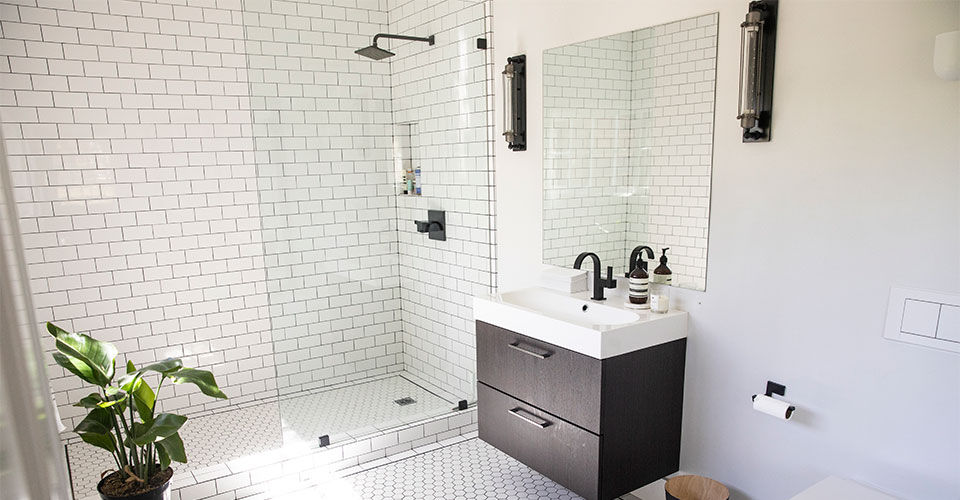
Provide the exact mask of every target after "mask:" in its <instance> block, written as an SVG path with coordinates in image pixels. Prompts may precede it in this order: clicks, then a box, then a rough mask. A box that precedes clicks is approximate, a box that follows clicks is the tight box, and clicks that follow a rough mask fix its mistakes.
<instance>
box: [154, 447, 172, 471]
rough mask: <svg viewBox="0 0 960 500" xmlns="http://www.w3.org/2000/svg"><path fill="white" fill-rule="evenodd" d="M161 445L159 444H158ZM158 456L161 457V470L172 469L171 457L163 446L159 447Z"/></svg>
mask: <svg viewBox="0 0 960 500" xmlns="http://www.w3.org/2000/svg"><path fill="white" fill-rule="evenodd" d="M157 444H158V445H159V443H157ZM157 456H158V457H160V470H166V469H167V467H170V455H168V454H167V450H165V449H163V447H162V446H157Z"/></svg>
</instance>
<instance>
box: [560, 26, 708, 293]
mask: <svg viewBox="0 0 960 500" xmlns="http://www.w3.org/2000/svg"><path fill="white" fill-rule="evenodd" d="M717 19H718V15H717V14H706V15H703V16H698V17H694V18H690V19H683V20H680V21H674V22H671V23H666V24H661V25H658V26H652V27H648V28H642V29H638V30H634V31H628V32H625V33H619V34H615V35H609V36H605V37H601V38H596V39H593V40H587V41H584V42H579V43H573V44H569V45H564V46H562V47H557V48H553V49H549V50H546V51H544V53H543V86H544V87H543V137H544V139H543V144H544V146H543V261H544V263H547V264H552V265H556V266H561V267H570V266H571V265H572V263H573V261H574V259H575V258H576V256H577V254H579V253H580V252H582V251H584V249H589V250H590V251H593V252H595V253H596V254H597V255H599V256H600V258H601V260H602V261H603V262H604V263H605V264H612V265H613V266H614V268H615V270H616V271H617V273H618V274H620V275H621V276H622V275H623V273H624V272H626V271H627V267H626V264H627V260H628V259H627V257H628V256H629V255H630V251H631V250H632V249H633V248H634V247H635V246H637V245H649V246H652V247H654V248H656V249H657V250H658V251H657V254H658V255H659V254H660V252H659V249H661V248H665V247H669V249H670V250H669V252H668V256H669V257H670V267H671V269H673V272H674V275H673V276H674V278H673V281H674V285H676V286H681V287H684V288H691V289H695V290H704V289H705V288H706V268H707V239H708V232H709V220H710V183H711V176H712V164H713V124H714V88H715V83H716V56H717Z"/></svg>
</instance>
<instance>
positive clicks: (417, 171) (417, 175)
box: [413, 167, 423, 196]
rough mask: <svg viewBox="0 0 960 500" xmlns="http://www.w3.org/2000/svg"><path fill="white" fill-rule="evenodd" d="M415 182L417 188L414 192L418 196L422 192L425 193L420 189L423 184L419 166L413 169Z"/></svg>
mask: <svg viewBox="0 0 960 500" xmlns="http://www.w3.org/2000/svg"><path fill="white" fill-rule="evenodd" d="M413 183H414V186H416V187H415V188H414V189H416V193H413V194H416V195H417V196H420V195H421V194H423V193H421V191H420V188H421V185H420V167H417V168H416V169H415V170H414V171H413Z"/></svg>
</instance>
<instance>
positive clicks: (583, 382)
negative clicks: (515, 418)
mask: <svg viewBox="0 0 960 500" xmlns="http://www.w3.org/2000/svg"><path fill="white" fill-rule="evenodd" d="M600 365H601V362H600V360H599V359H594V358H591V357H590V356H587V355H585V354H580V353H578V352H573V351H570V350H568V349H564V348H562V347H557V346H555V345H553V344H548V343H546V342H541V341H539V340H536V339H533V338H530V337H527V336H525V335H520V334H519V333H515V332H512V331H510V330H507V329H504V328H500V327H497V326H494V325H491V324H489V323H484V322H482V321H477V380H479V381H480V382H483V383H485V384H487V385H489V386H491V387H494V388H496V389H499V390H501V391H503V392H505V393H507V394H510V395H511V396H513V397H516V398H518V399H521V400H523V401H526V402H528V403H530V404H532V405H534V406H536V407H538V408H542V409H544V410H545V411H548V412H550V413H553V414H554V415H559V416H560V417H562V418H564V419H565V420H568V421H570V422H573V423H575V424H577V425H579V426H580V427H583V428H584V429H587V430H589V431H591V432H593V433H594V434H600V394H601V390H600Z"/></svg>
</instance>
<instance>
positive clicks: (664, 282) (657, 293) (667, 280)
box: [650, 248, 673, 313]
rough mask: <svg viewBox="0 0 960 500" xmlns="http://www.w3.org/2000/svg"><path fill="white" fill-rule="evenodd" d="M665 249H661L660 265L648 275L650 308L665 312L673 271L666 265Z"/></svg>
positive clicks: (668, 307) (668, 304)
mask: <svg viewBox="0 0 960 500" xmlns="http://www.w3.org/2000/svg"><path fill="white" fill-rule="evenodd" d="M667 250H670V249H669V248H664V249H663V255H662V256H660V265H659V266H657V268H656V269H654V270H653V274H651V275H650V310H651V311H653V312H655V313H665V312H667V311H669V310H670V285H672V284H673V271H671V270H670V268H669V267H667Z"/></svg>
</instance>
